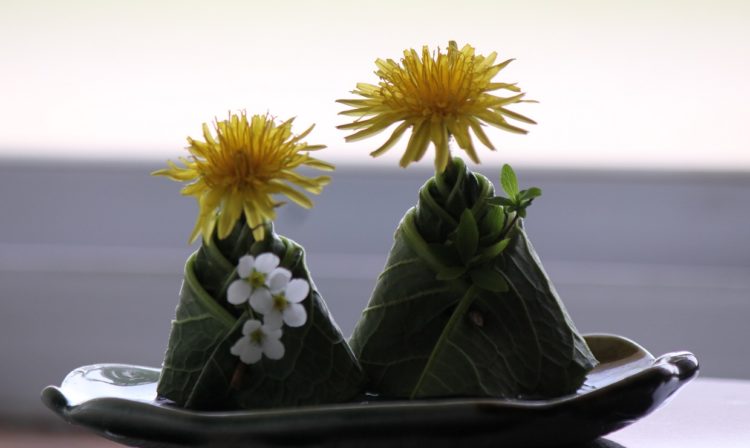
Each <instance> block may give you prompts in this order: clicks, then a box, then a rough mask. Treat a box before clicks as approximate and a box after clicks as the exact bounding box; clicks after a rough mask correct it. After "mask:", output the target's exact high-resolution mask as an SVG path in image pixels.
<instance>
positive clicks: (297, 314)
mask: <svg viewBox="0 0 750 448" xmlns="http://www.w3.org/2000/svg"><path fill="white" fill-rule="evenodd" d="M305 322H307V311H306V310H305V307H304V306H302V305H300V304H298V303H293V304H290V305H289V306H288V307H286V309H285V310H284V323H285V324H287V325H289V326H290V327H301V326H302V325H305Z"/></svg>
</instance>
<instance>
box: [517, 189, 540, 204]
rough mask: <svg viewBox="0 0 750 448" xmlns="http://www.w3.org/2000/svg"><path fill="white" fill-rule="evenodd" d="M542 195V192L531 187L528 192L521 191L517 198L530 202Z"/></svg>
mask: <svg viewBox="0 0 750 448" xmlns="http://www.w3.org/2000/svg"><path fill="white" fill-rule="evenodd" d="M541 195H542V190H541V189H540V188H537V187H531V188H529V189H528V190H523V191H521V192H520V193H519V195H518V197H519V198H520V199H521V200H528V201H531V200H532V199H534V198H538V197H539V196H541Z"/></svg>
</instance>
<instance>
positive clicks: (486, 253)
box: [481, 238, 510, 260]
mask: <svg viewBox="0 0 750 448" xmlns="http://www.w3.org/2000/svg"><path fill="white" fill-rule="evenodd" d="M508 243H510V238H505V239H503V240H500V241H498V242H497V243H495V244H493V245H491V246H488V247H486V248H484V249H482V253H481V256H482V258H483V259H485V260H492V259H494V258H495V257H497V256H498V255H500V254H501V253H502V252H503V251H504V250H505V248H506V247H508Z"/></svg>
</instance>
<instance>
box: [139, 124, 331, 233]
mask: <svg viewBox="0 0 750 448" xmlns="http://www.w3.org/2000/svg"><path fill="white" fill-rule="evenodd" d="M293 120H294V119H290V120H287V121H285V122H283V123H281V124H278V125H277V124H276V122H275V121H274V118H273V117H270V116H269V115H253V116H252V117H251V118H250V119H248V117H247V115H246V114H245V113H244V112H243V113H241V114H239V115H237V114H230V115H229V119H227V120H224V121H216V123H215V125H214V127H215V130H216V136H215V137H214V136H213V135H212V134H211V131H210V130H209V127H208V124H206V123H204V124H203V139H204V141H199V140H193V139H192V138H190V137H188V144H189V146H188V148H187V149H188V151H190V157H189V158H180V161H181V162H182V163H183V164H184V167H180V166H177V165H176V164H175V163H173V162H171V161H169V162H167V164H168V165H169V168H166V169H162V170H159V171H156V172H154V173H153V174H154V175H157V176H166V177H169V178H170V179H173V180H176V181H180V182H191V183H190V184H188V185H186V186H185V187H184V188H183V189H182V194H183V195H187V196H194V197H195V198H196V199H197V200H198V204H199V206H200V211H199V214H198V219H197V221H196V223H195V228H194V229H193V233H192V234H191V235H190V242H193V241H195V239H196V238H197V237H198V235H200V234H202V235H203V239H204V241H210V240H211V235H212V234H213V231H214V228H215V227H218V237H219V238H220V239H223V238H226V237H227V236H228V235H229V234H230V233H231V231H232V228H233V227H234V225H235V224H236V223H237V221H238V220H239V219H240V218H241V216H242V215H243V214H244V216H245V220H246V222H247V225H248V226H249V227H250V228H251V229H252V230H253V237H255V239H256V240H259V239H262V238H263V236H264V226H263V225H261V224H263V223H264V222H266V221H273V220H274V219H275V217H276V213H275V210H274V209H275V208H276V207H278V206H279V205H281V203H279V202H276V201H275V200H274V199H273V196H274V195H284V196H287V197H288V198H289V199H291V200H292V201H294V202H296V203H297V204H299V205H301V206H302V207H305V208H310V207H312V201H310V199H309V198H308V197H307V196H306V195H305V194H304V193H302V192H301V191H299V190H297V189H295V188H293V187H292V185H295V186H297V187H300V188H301V189H303V190H305V191H308V192H310V193H314V194H318V193H320V192H321V191H322V190H323V187H324V186H325V185H326V184H328V182H330V180H331V178H330V177H328V176H318V177H306V176H303V175H301V174H298V173H296V172H294V169H295V168H298V167H300V166H303V165H306V166H309V167H312V168H317V169H321V170H327V171H328V170H332V169H333V165H331V164H329V163H326V162H324V161H322V160H318V159H315V158H313V157H310V155H309V154H308V153H307V152H306V151H314V150H318V149H322V148H325V146H324V145H308V144H307V143H304V142H301V140H302V139H303V138H305V137H306V136H307V135H308V134H309V133H310V131H312V129H313V126H310V128H308V129H307V130H306V131H304V132H303V133H302V134H299V135H296V136H295V135H293V134H292V122H293ZM303 151H304V152H303ZM290 184H292V185H290Z"/></svg>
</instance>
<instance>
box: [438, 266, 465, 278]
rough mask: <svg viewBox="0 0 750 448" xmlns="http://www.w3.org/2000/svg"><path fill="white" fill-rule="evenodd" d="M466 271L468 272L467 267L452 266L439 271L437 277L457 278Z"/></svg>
mask: <svg viewBox="0 0 750 448" xmlns="http://www.w3.org/2000/svg"><path fill="white" fill-rule="evenodd" d="M465 272H466V268H465V267H461V266H451V267H448V268H445V269H443V270H442V271H440V272H438V273H437V275H436V276H435V279H437V280H444V281H448V280H455V279H457V278H459V277H461V276H462V275H464V273H465Z"/></svg>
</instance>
